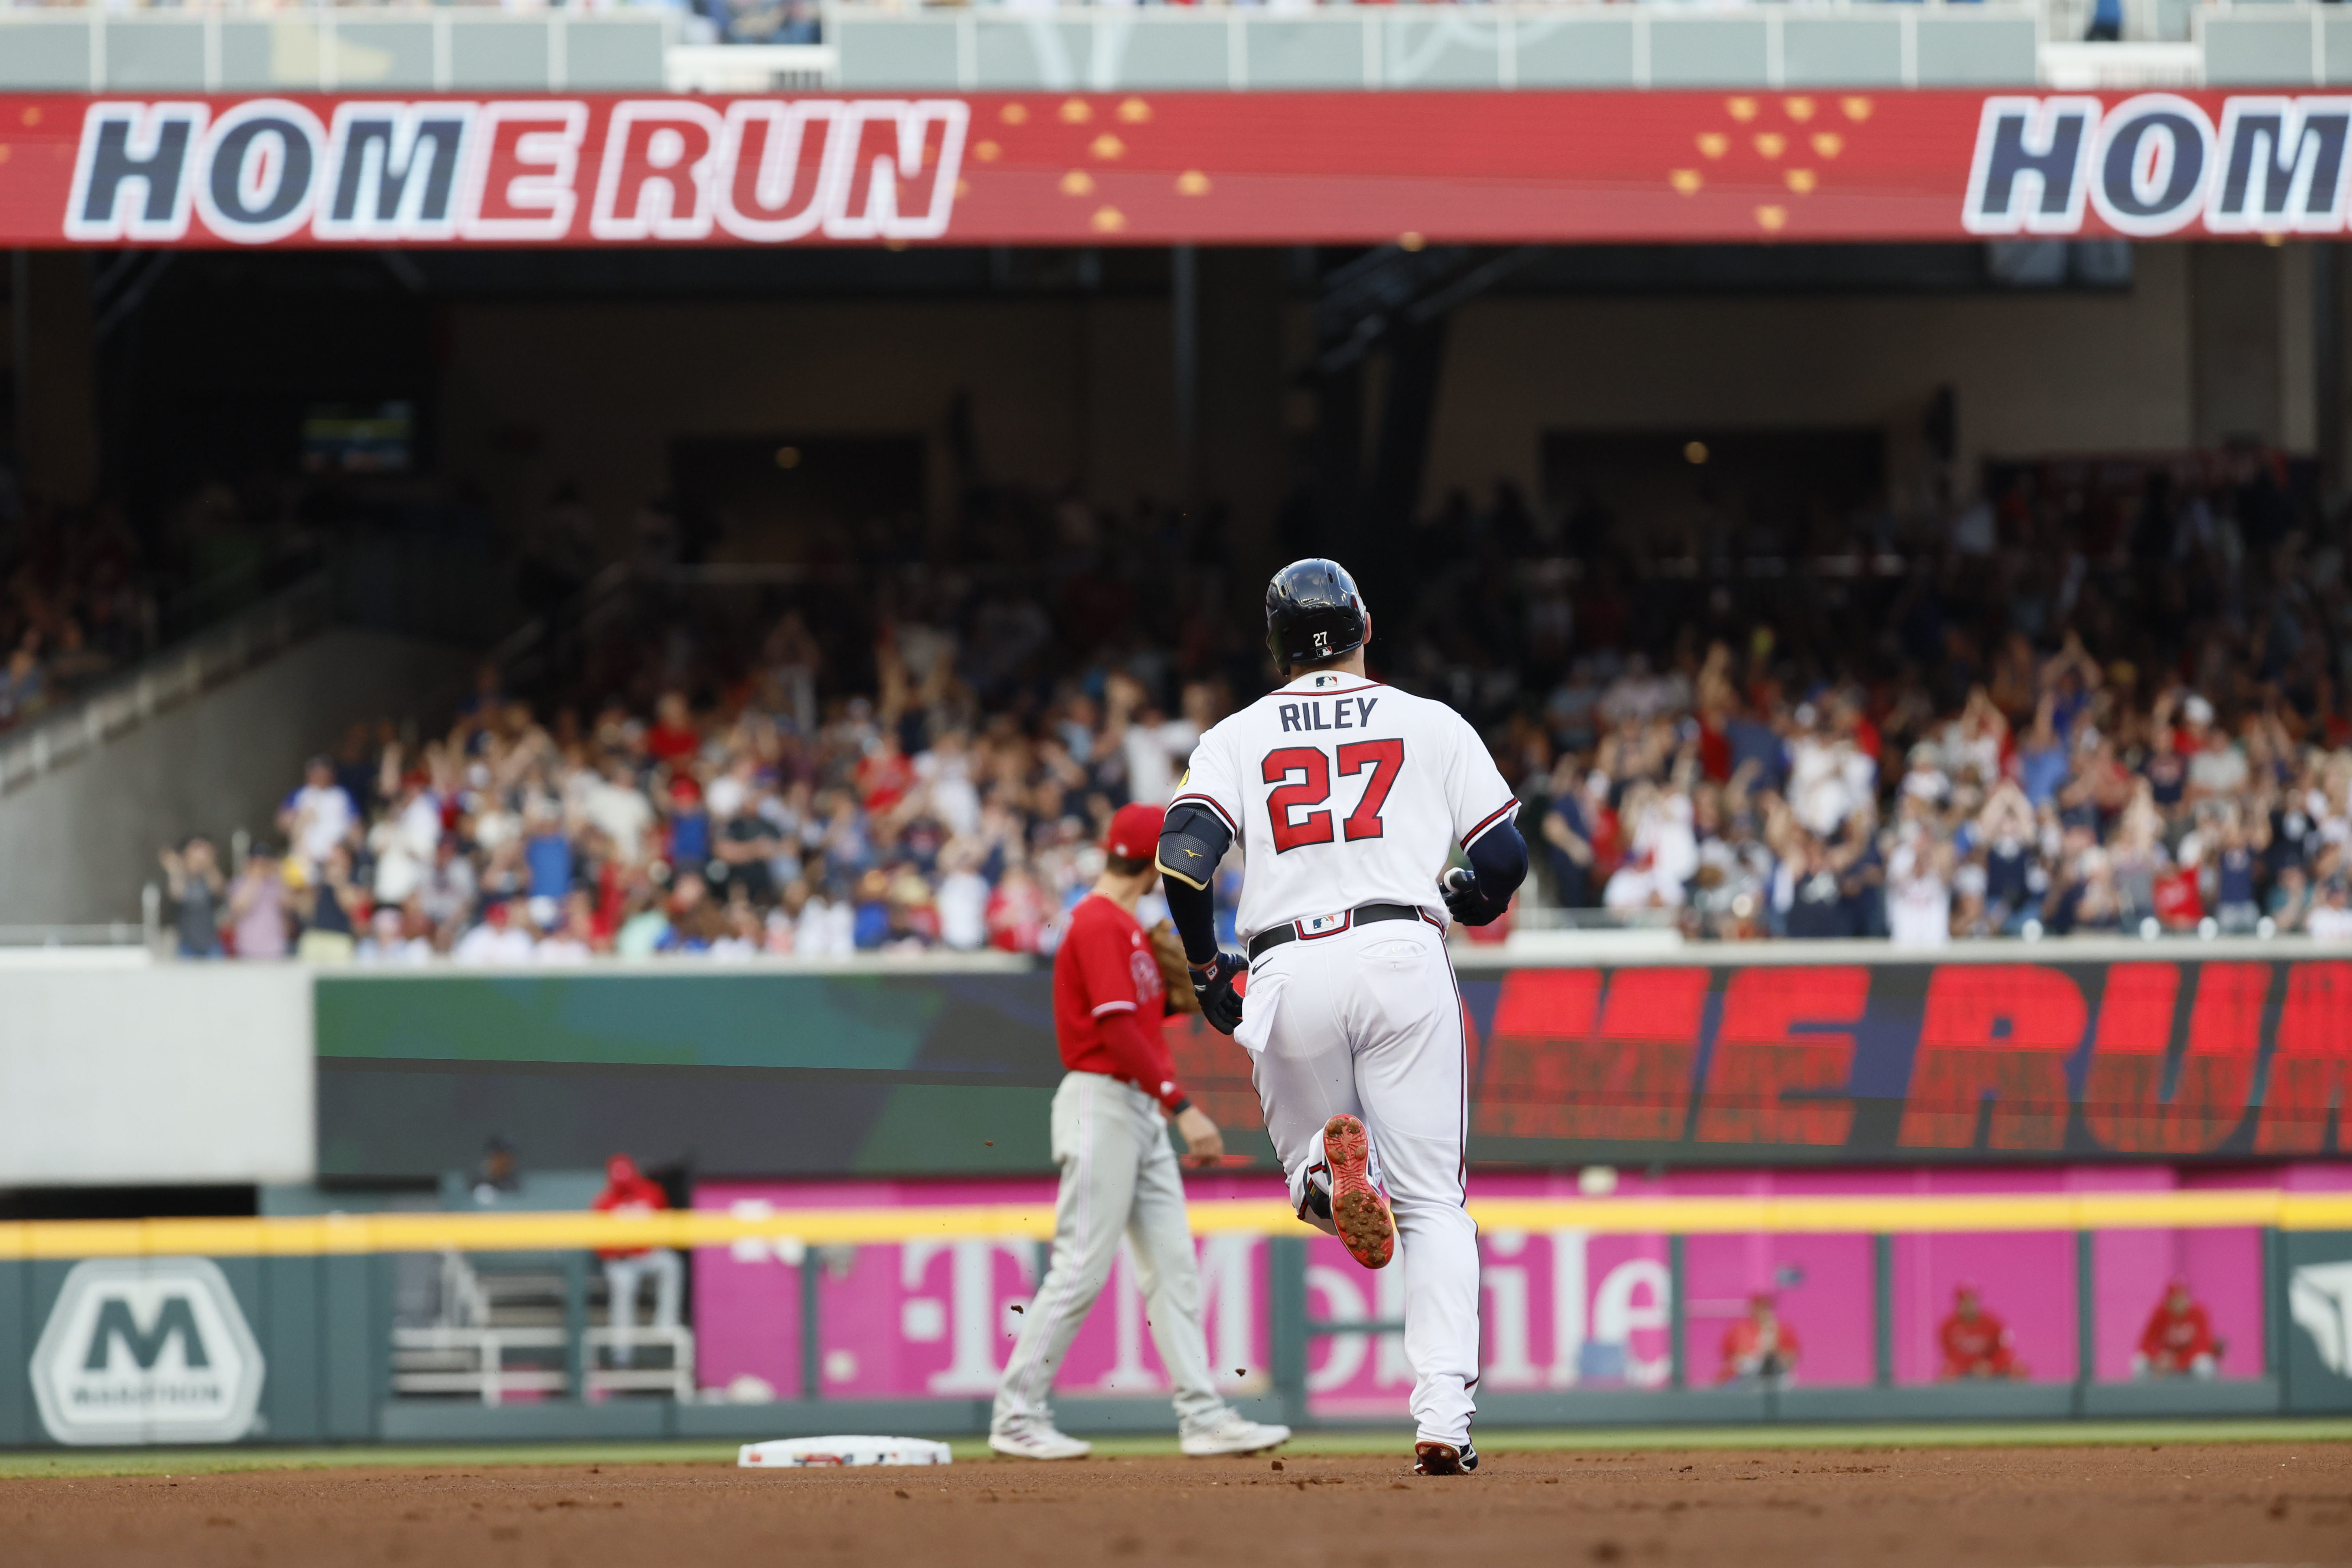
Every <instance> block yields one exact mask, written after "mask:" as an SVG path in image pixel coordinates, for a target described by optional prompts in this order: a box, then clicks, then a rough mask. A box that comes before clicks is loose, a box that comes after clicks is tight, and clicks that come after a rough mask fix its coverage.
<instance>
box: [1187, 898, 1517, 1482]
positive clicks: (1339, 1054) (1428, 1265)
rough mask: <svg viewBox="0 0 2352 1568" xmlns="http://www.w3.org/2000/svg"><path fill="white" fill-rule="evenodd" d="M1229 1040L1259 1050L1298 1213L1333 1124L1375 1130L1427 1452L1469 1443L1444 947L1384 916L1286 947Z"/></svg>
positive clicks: (1458, 1112)
mask: <svg viewBox="0 0 2352 1568" xmlns="http://www.w3.org/2000/svg"><path fill="white" fill-rule="evenodd" d="M1234 1039H1236V1040H1238V1041H1239V1042H1240V1043H1241V1045H1242V1047H1243V1048H1244V1049H1245V1050H1247V1051H1248V1052H1249V1054H1250V1059H1251V1063H1252V1066H1253V1069H1254V1076H1255V1079H1256V1081H1257V1093H1258V1100H1259V1102H1260V1103H1261V1104H1262V1105H1263V1106H1264V1107H1265V1129H1266V1132H1267V1135H1268V1136H1269V1137H1271V1138H1272V1139H1273V1140H1274V1152H1275V1153H1276V1156H1277V1157H1278V1158H1279V1159H1280V1160H1281V1161H1282V1169H1283V1174H1284V1175H1285V1176H1286V1178H1287V1179H1288V1180H1289V1183H1290V1191H1291V1204H1292V1206H1293V1207H1297V1204H1298V1201H1299V1199H1300V1197H1301V1195H1302V1192H1303V1187H1304V1184H1305V1182H1306V1173H1307V1166H1308V1165H1309V1164H1311V1163H1315V1162H1317V1161H1319V1160H1321V1159H1322V1157H1323V1152H1322V1151H1323V1124H1324V1123H1325V1122H1326V1121H1329V1120H1330V1119H1331V1118H1332V1117H1333V1116H1336V1115H1338V1114H1339V1112H1341V1111H1346V1112H1347V1113H1349V1115H1351V1116H1356V1117H1360V1118H1361V1119H1362V1121H1363V1123H1364V1127H1365V1130H1366V1131H1369V1132H1370V1134H1371V1147H1372V1173H1373V1176H1374V1179H1375V1180H1377V1181H1379V1182H1380V1183H1381V1185H1382V1186H1383V1187H1384V1188H1385V1189H1386V1191H1387V1193H1388V1195H1389V1203H1390V1205H1391V1207H1392V1208H1393V1209H1394V1210H1395V1211H1396V1221H1397V1256H1396V1257H1395V1258H1393V1259H1392V1260H1391V1262H1390V1264H1389V1267H1390V1268H1402V1269H1403V1270H1404V1352H1405V1359H1406V1360H1407V1361H1408V1362H1409V1363H1412V1375H1413V1384H1412V1417H1413V1421H1414V1424H1415V1425H1416V1426H1417V1427H1418V1428H1419V1436H1420V1438H1421V1439H1422V1440H1423V1441H1432V1442H1439V1443H1451V1444H1453V1445H1454V1447H1461V1446H1462V1445H1463V1444H1465V1443H1466V1442H1468V1441H1469V1438H1470V1416H1471V1413H1472V1410H1473V1408H1474V1402H1473V1400H1472V1398H1471V1390H1472V1389H1473V1388H1475V1386H1476V1385H1477V1382H1478V1227H1477V1226H1476V1225H1475V1223H1474V1222H1473V1221H1472V1220H1471V1218H1470V1214H1469V1211H1468V1210H1467V1209H1466V1208H1465V1207H1464V1206H1463V1205H1464V1201H1465V1177H1466V1175H1467V1172H1468V1165H1467V1157H1466V1152H1465V1151H1466V1149H1467V1141H1468V1137H1469V1115H1470V1100H1469V1084H1468V1080H1467V1073H1468V1060H1467V1057H1468V1042H1467V1040H1466V1039H1465V1037H1464V1035H1463V1022H1462V998H1461V993H1460V992H1459V991H1457V990H1456V989H1455V988H1454V965H1453V963H1452V962H1451V961H1450V960H1448V959H1447V957H1446V955H1445V939H1444V935H1443V934H1441V933H1440V932H1439V931H1438V930H1437V928H1436V927H1434V926H1432V925H1430V924H1428V923H1426V922H1425V921H1381V922H1379V923H1378V924H1375V925H1362V926H1356V927H1353V928H1352V929H1349V930H1347V931H1339V932H1337V933H1336V934H1334V935H1331V936H1325V937H1313V938H1308V939H1307V940H1305V941H1300V942H1286V943H1284V944H1283V945H1282V946H1280V947H1277V948H1273V949H1270V950H1269V951H1268V952H1265V954H1263V955H1262V956H1261V957H1260V958H1259V959H1258V960H1257V962H1256V963H1254V964H1252V965H1251V966H1250V977H1249V990H1248V993H1247V994H1246V997H1245V999H1244V1003H1243V1007H1242V1025H1241V1027H1240V1029H1238V1030H1237V1031H1235V1033H1234Z"/></svg>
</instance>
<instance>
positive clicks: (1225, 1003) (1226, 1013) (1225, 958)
mask: <svg viewBox="0 0 2352 1568" xmlns="http://www.w3.org/2000/svg"><path fill="white" fill-rule="evenodd" d="M1246 973H1249V961H1248V960H1247V959H1245V958H1244V957H1243V956H1242V955H1241V954H1240V953H1238V952H1221V953H1219V954H1217V956H1216V957H1215V958H1213V959H1212V960H1210V962H1209V967H1208V968H1206V969H1195V970H1193V971H1192V994H1193V995H1194V996H1196V997H1198V998H1199V999H1200V1003H1201V1016H1202V1017H1203V1018H1206V1019H1207V1020H1208V1021H1209V1024H1210V1026H1211V1027H1212V1028H1214V1029H1215V1030H1216V1031H1217V1032H1218V1033H1219V1034H1223V1035H1230V1034H1232V1033H1233V1032H1234V1030H1235V1029H1238V1028H1240V1027H1241V1023H1242V994H1241V993H1240V992H1238V991H1236V990H1234V981H1236V980H1238V979H1239V978H1240V977H1241V976H1242V975H1244V974H1246Z"/></svg>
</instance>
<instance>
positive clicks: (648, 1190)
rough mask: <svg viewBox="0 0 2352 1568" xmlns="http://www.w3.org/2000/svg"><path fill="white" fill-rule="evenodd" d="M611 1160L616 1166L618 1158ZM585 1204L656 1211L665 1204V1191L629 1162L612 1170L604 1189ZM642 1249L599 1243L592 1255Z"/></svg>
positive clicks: (604, 1209)
mask: <svg viewBox="0 0 2352 1568" xmlns="http://www.w3.org/2000/svg"><path fill="white" fill-rule="evenodd" d="M621 1164H622V1162H621V1161H619V1160H614V1162H613V1165H614V1166H619V1165H621ZM588 1206H589V1207H591V1208H593V1209H595V1210H596V1211H597V1212H598V1213H600V1214H657V1213H659V1212H660V1211H662V1210H663V1209H666V1208H667V1207H669V1194H668V1193H667V1192H665V1191H663V1190H662V1184H660V1183H659V1182H656V1181H654V1180H652V1179H651V1178H650V1177H646V1176H641V1175H639V1174H637V1169H636V1167H635V1165H629V1166H628V1167H627V1168H626V1169H625V1170H613V1171H612V1172H611V1179H610V1180H609V1181H607V1182H606V1183H605V1184H604V1191H603V1192H601V1193H598V1194H596V1201H595V1202H594V1203H593V1204H591V1205H588ZM645 1252H646V1248H644V1247H602V1248H599V1249H598V1251H597V1253H596V1256H597V1257H599V1258H640V1257H643V1256H644V1255H645Z"/></svg>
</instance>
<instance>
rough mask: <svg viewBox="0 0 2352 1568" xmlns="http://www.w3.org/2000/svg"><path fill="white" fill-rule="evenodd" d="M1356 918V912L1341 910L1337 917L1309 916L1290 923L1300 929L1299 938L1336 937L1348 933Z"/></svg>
mask: <svg viewBox="0 0 2352 1568" xmlns="http://www.w3.org/2000/svg"><path fill="white" fill-rule="evenodd" d="M1355 918H1356V911H1355V910H1340V911H1339V913H1338V914H1336V915H1309V916H1307V918H1306V919H1305V920H1303V921H1291V922H1290V923H1291V924H1293V925H1295V926H1297V928H1298V934H1299V936H1300V937H1301V938H1302V939H1305V938H1310V937H1318V936H1336V935H1337V934H1339V932H1340V931H1346V930H1347V929H1348V927H1349V923H1350V922H1351V921H1354V920H1355Z"/></svg>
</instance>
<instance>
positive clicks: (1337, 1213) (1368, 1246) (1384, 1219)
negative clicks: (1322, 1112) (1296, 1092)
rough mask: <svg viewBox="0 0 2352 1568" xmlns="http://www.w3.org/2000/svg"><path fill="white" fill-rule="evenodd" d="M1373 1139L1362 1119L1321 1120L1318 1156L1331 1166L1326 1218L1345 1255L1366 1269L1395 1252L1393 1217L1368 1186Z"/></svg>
mask: <svg viewBox="0 0 2352 1568" xmlns="http://www.w3.org/2000/svg"><path fill="white" fill-rule="evenodd" d="M1371 1152H1372V1141H1371V1139H1370V1137H1368V1136H1366V1134H1365V1132H1364V1124H1363V1123H1362V1122H1360V1121H1357V1120H1356V1119H1355V1118H1354V1117H1352V1116H1349V1115H1347V1114H1345V1113H1344V1112H1343V1113H1342V1114H1340V1115H1338V1116H1335V1117H1333V1118H1331V1120H1330V1121H1327V1122H1325V1123H1324V1124H1323V1158H1324V1160H1325V1161H1326V1162H1327V1163H1328V1164H1329V1165H1330V1167H1331V1223H1332V1225H1333V1226H1335V1227H1336V1228H1337V1229H1338V1230H1339V1239H1340V1240H1341V1241H1343V1242H1345V1243H1346V1244H1347V1247H1348V1255H1349V1257H1351V1258H1354V1259H1355V1260H1356V1261H1357V1262H1359V1263H1360V1264H1362V1265H1363V1266H1364V1267H1365V1268H1387V1267H1388V1263H1389V1259H1390V1258H1391V1257H1393V1256H1394V1255H1395V1253H1396V1216H1395V1215H1392V1214H1391V1213H1390V1212H1389V1201H1388V1199H1386V1198H1384V1197H1382V1196H1381V1190H1380V1189H1379V1188H1378V1187H1376V1186H1374V1185H1372V1178H1371V1175H1370V1171H1369V1169H1368V1167H1369V1165H1370V1162H1371Z"/></svg>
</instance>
